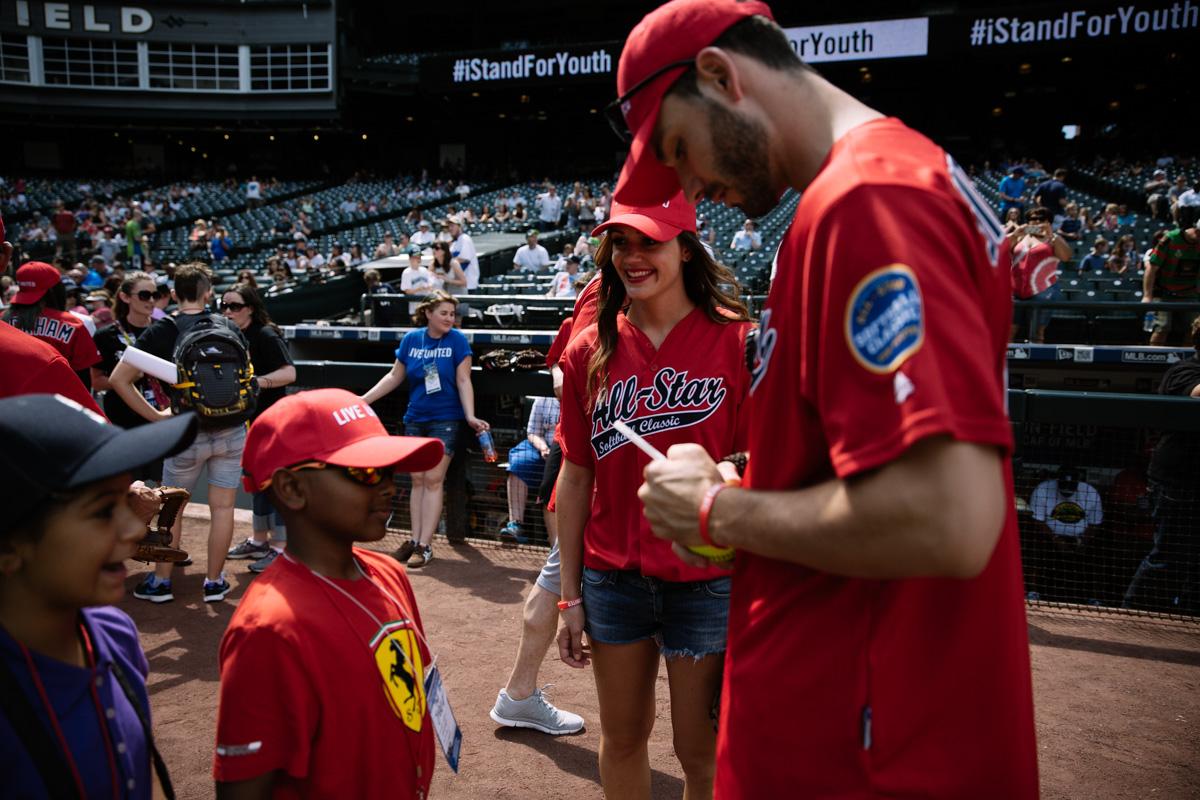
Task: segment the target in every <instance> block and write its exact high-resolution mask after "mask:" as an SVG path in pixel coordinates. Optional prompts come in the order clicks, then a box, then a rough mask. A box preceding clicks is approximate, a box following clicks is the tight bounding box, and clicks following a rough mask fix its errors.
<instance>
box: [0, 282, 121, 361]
mask: <svg viewBox="0 0 1200 800" xmlns="http://www.w3.org/2000/svg"><path fill="white" fill-rule="evenodd" d="M17 286H18V287H20V291H19V292H17V295H16V297H14V298H13V301H12V305H10V306H9V307H8V309H7V310H6V311H5V312H4V321H5V322H8V323H9V324H11V325H12V326H13V327H14V328H19V329H20V330H23V331H25V332H26V333H30V334H33V335H34V336H36V337H37V338H39V339H41V340H42V341H43V342H46V343H47V344H49V345H51V346H52V347H53V348H54V349H55V350H57V351H58V352H60V353H62V355H63V358H65V359H67V363H68V364H70V365H71V369H72V370H74V371H75V372H77V373H79V375H80V377H83V376H84V375H87V374H88V373H87V370H88V369H89V368H90V367H91V366H92V365H93V364H96V363H99V361H100V351H99V350H97V349H96V342H95V341H94V340H93V339H92V335H91V334H90V333H88V329H87V327H85V326H84V323H83V320H82V319H80V318H79V317H77V316H75V315H74V314H71V313H69V312H68V311H67V310H66V307H67V290H66V287H65V286H63V282H62V275H60V274H59V272H58V270H57V269H55V268H54V267H52V266H50V265H49V264H46V263H44V262H41V261H30V262H28V263H25V264H22V265H21V266H20V267H18V268H17Z"/></svg>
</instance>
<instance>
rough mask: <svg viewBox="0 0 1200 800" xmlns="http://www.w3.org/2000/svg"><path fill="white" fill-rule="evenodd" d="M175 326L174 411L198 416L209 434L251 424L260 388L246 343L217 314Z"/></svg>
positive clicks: (184, 317)
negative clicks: (243, 424) (212, 431)
mask: <svg viewBox="0 0 1200 800" xmlns="http://www.w3.org/2000/svg"><path fill="white" fill-rule="evenodd" d="M185 320H186V321H185ZM181 323H182V324H181ZM175 325H176V326H177V327H178V328H179V338H178V339H177V340H176V342H175V368H176V369H177V370H178V371H179V382H178V383H176V384H175V385H174V386H175V390H176V391H175V392H174V393H173V394H172V402H171V408H172V410H173V411H174V412H175V413H176V414H178V413H181V412H184V411H195V412H196V414H197V415H198V416H199V418H200V427H201V428H205V429H213V428H229V427H232V426H234V425H238V424H241V423H243V422H245V421H246V420H248V419H250V418H251V417H252V416H253V415H254V409H255V406H256V405H257V402H258V382H257V381H255V380H254V367H253V365H252V364H251V363H250V346H249V345H248V344H247V342H246V337H245V336H243V335H242V332H241V331H238V330H235V329H233V328H232V327H231V326H230V325H229V324H227V323H226V321H225V319H224V318H223V317H219V316H217V315H216V314H196V315H190V314H189V315H180V316H179V317H176V318H175Z"/></svg>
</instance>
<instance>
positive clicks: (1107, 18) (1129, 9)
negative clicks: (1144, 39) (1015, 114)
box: [969, 0, 1200, 47]
mask: <svg viewBox="0 0 1200 800" xmlns="http://www.w3.org/2000/svg"><path fill="white" fill-rule="evenodd" d="M1197 27H1200V5H1197V4H1196V3H1194V2H1192V0H1184V2H1182V3H1179V2H1175V3H1172V4H1171V5H1170V6H1161V5H1159V6H1154V7H1149V8H1142V7H1139V6H1136V5H1127V6H1119V7H1118V8H1117V9H1116V12H1115V13H1105V14H1093V13H1091V12H1090V11H1087V10H1086V9H1077V10H1074V11H1064V12H1062V13H1061V14H1058V15H1056V16H1053V17H1045V18H1042V19H1022V18H1021V17H978V18H976V19H975V20H974V21H973V22H972V23H971V32H970V34H969V36H970V43H971V46H972V47H991V46H994V45H1002V44H1036V43H1038V42H1062V41H1070V40H1072V39H1080V38H1088V39H1099V38H1104V37H1107V36H1126V35H1128V34H1131V33H1147V32H1150V31H1179V30H1187V29H1190V28H1197Z"/></svg>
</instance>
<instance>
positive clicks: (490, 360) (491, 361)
mask: <svg viewBox="0 0 1200 800" xmlns="http://www.w3.org/2000/svg"><path fill="white" fill-rule="evenodd" d="M512 357H513V354H512V353H511V352H510V351H508V350H490V351H488V352H486V353H484V354H483V355H482V356H480V357H479V365H480V366H481V367H483V368H484V369H486V370H496V369H508V368H509V367H511V366H512Z"/></svg>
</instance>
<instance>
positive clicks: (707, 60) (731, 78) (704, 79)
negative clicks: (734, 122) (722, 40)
mask: <svg viewBox="0 0 1200 800" xmlns="http://www.w3.org/2000/svg"><path fill="white" fill-rule="evenodd" d="M696 80H697V83H698V84H699V86H700V87H701V88H702V89H703V87H706V86H707V87H708V88H709V89H710V90H711V91H713V92H715V93H717V94H718V95H721V96H722V97H724V99H725V100H726V101H727V102H729V103H736V102H737V101H739V100H741V99H742V94H743V92H742V78H741V75H740V74H739V73H738V68H737V64H736V63H735V62H734V60H733V58H732V57H731V56H730V54H729V51H727V50H722V49H721V48H719V47H706V48H704V49H703V50H701V51H700V52H699V53H698V54H697V55H696Z"/></svg>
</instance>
